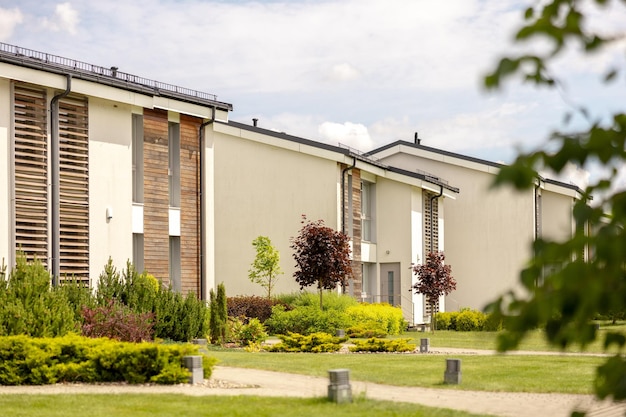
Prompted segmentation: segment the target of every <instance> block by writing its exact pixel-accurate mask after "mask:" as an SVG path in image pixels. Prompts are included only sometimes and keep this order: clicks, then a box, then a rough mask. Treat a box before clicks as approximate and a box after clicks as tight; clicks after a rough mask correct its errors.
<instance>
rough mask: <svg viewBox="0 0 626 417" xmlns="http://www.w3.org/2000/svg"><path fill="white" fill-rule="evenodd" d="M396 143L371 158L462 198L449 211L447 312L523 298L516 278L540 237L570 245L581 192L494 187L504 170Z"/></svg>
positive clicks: (546, 183) (558, 186)
mask: <svg viewBox="0 0 626 417" xmlns="http://www.w3.org/2000/svg"><path fill="white" fill-rule="evenodd" d="M420 142H421V141H420V140H416V141H415V142H406V141H397V142H394V143H390V144H388V145H386V146H383V147H381V148H378V149H376V150H374V151H371V152H369V153H368V155H370V156H372V157H377V158H379V159H380V161H381V162H383V163H386V164H390V165H393V166H397V167H402V168H404V169H406V170H413V171H415V172H419V171H421V170H425V171H428V172H431V173H434V174H435V175H438V176H442V177H445V178H448V179H450V180H453V181H454V184H455V185H456V186H458V187H459V188H460V189H461V190H462V193H460V194H459V196H458V198H457V199H456V200H455V201H454V202H453V204H447V205H446V216H445V220H446V228H445V232H444V236H445V242H446V245H445V252H446V262H448V263H449V264H450V265H452V268H453V275H454V277H455V279H456V280H457V289H456V291H454V292H453V293H451V294H450V295H449V296H448V297H446V301H447V308H448V309H449V310H458V309H460V308H463V307H469V308H475V309H482V308H484V307H485V305H486V304H488V303H489V302H491V301H494V300H495V299H496V298H497V297H498V296H500V295H502V294H504V293H505V292H507V291H509V290H511V289H515V290H518V291H519V290H520V289H521V287H520V285H519V272H520V271H521V269H522V268H523V267H524V266H525V265H526V263H527V261H528V260H529V259H530V257H531V256H532V246H531V245H532V242H533V241H534V240H535V239H536V238H538V237H544V238H546V239H555V240H558V239H566V238H569V237H571V236H572V234H573V233H574V230H575V227H576V226H575V221H574V217H573V210H572V209H573V205H574V202H575V201H576V200H578V199H580V198H582V191H581V190H580V189H579V188H578V187H577V186H576V185H573V184H567V183H563V182H560V181H554V180H551V179H548V178H542V177H539V178H537V183H536V186H535V188H534V189H532V190H528V191H515V190H513V189H512V188H510V187H504V186H503V187H499V188H496V189H494V188H493V187H492V184H493V181H494V179H495V175H496V174H497V173H498V172H499V170H500V167H501V166H502V165H501V164H498V163H495V162H490V161H486V160H482V159H478V158H472V157H468V156H465V155H460V154H457V153H453V152H448V151H445V150H441V149H436V148H433V147H429V146H424V145H422V144H421V143H420Z"/></svg>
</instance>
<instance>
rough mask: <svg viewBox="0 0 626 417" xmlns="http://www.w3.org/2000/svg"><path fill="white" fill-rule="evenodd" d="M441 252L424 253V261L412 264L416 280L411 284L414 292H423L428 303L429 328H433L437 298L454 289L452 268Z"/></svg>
mask: <svg viewBox="0 0 626 417" xmlns="http://www.w3.org/2000/svg"><path fill="white" fill-rule="evenodd" d="M445 259H446V257H445V255H444V254H443V252H430V253H429V254H428V255H426V262H425V263H423V264H418V265H413V272H414V273H416V274H417V278H418V281H417V282H416V283H415V284H413V289H414V290H415V293H416V294H424V295H425V296H426V302H427V303H428V304H430V311H431V312H432V314H431V316H430V324H431V326H430V327H431V329H433V330H434V329H435V327H434V325H435V313H436V312H437V311H438V310H439V298H440V297H441V296H442V295H448V294H450V293H451V292H452V291H454V290H456V281H455V280H454V278H453V277H452V268H451V267H450V265H446V264H445V263H444V260H445Z"/></svg>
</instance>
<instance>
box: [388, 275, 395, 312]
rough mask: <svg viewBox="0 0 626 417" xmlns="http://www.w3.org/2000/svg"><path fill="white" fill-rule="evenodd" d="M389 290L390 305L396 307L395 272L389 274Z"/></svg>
mask: <svg viewBox="0 0 626 417" xmlns="http://www.w3.org/2000/svg"><path fill="white" fill-rule="evenodd" d="M387 288H388V290H389V304H391V305H392V306H393V305H395V303H394V301H395V298H394V292H395V286H394V276H393V271H388V272H387Z"/></svg>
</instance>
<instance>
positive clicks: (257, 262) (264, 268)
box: [248, 236, 283, 300]
mask: <svg viewBox="0 0 626 417" xmlns="http://www.w3.org/2000/svg"><path fill="white" fill-rule="evenodd" d="M252 246H254V247H255V249H256V257H255V258H254V261H253V262H252V267H251V268H250V269H249V270H248V278H250V281H252V282H254V283H256V284H259V285H260V286H262V287H263V288H265V290H266V291H267V299H268V300H269V299H270V298H272V289H273V288H274V285H275V284H276V280H277V279H278V275H280V274H282V273H283V271H281V269H280V253H278V251H277V250H276V248H274V246H272V241H271V240H270V238H269V237H267V236H259V237H257V238H256V239H254V240H253V241H252Z"/></svg>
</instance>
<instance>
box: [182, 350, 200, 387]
mask: <svg viewBox="0 0 626 417" xmlns="http://www.w3.org/2000/svg"><path fill="white" fill-rule="evenodd" d="M183 363H184V364H185V368H187V369H188V370H189V372H190V374H191V375H189V383H190V384H199V383H201V382H202V381H204V368H203V367H202V356H183Z"/></svg>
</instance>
